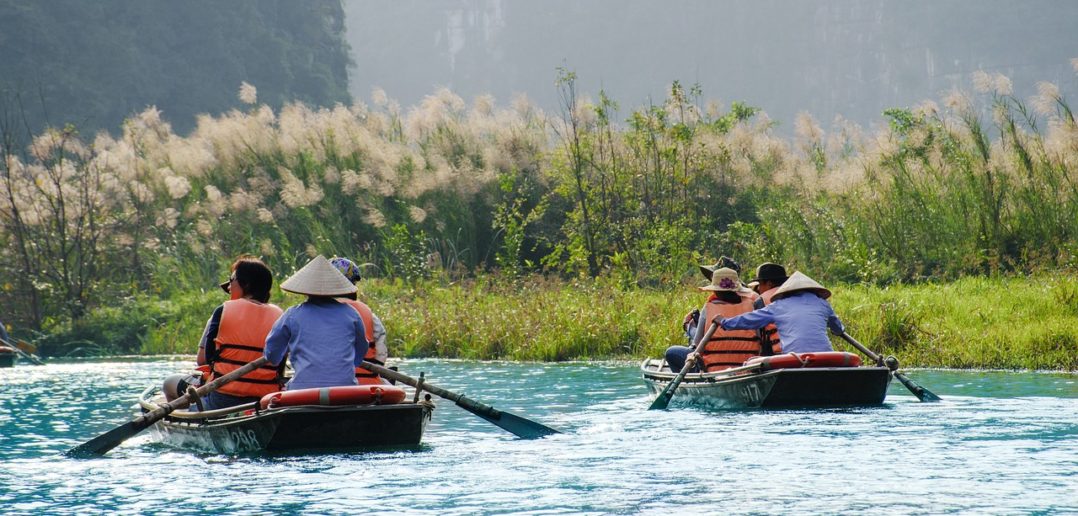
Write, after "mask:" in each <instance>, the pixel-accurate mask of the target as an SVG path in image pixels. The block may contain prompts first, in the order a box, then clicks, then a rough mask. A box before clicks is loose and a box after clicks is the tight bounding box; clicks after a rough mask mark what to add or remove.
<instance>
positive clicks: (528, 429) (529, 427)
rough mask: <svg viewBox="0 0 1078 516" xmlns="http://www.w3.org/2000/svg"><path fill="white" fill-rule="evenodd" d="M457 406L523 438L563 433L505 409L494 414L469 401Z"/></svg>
mask: <svg viewBox="0 0 1078 516" xmlns="http://www.w3.org/2000/svg"><path fill="white" fill-rule="evenodd" d="M457 406H458V407H460V408H462V409H464V410H467V411H468V412H471V413H472V414H475V415H477V416H479V417H481V418H483V419H486V420H487V421H490V422H491V423H492V424H495V425H497V426H498V427H500V428H501V429H503V430H505V431H507V432H509V433H511V434H513V435H515V436H517V437H519V438H521V439H538V438H540V437H546V436H548V435H554V434H560V433H561V432H559V431H557V430H555V429H553V428H550V427H549V426H546V425H544V424H542V423H539V422H537V421H532V420H530V419H527V418H523V417H520V416H518V415H516V414H511V413H509V412H506V411H504V410H498V411H497V412H496V414H494V415H492V414H490V413H488V412H485V411H482V410H474V409H473V408H472V407H471V406H470V405H468V404H467V403H459V402H458V403H457Z"/></svg>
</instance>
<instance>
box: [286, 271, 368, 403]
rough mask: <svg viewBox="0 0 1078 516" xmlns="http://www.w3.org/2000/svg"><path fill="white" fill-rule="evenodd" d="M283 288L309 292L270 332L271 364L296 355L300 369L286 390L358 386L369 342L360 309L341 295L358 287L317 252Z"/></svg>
mask: <svg viewBox="0 0 1078 516" xmlns="http://www.w3.org/2000/svg"><path fill="white" fill-rule="evenodd" d="M281 290H284V291H287V292H292V293H294V294H301V295H305V296H307V300H306V301H304V302H302V303H300V304H298V305H296V306H293V307H291V308H289V309H288V310H285V312H284V315H282V316H281V318H280V319H278V320H277V322H276V323H275V324H274V325H273V328H272V329H270V332H269V335H268V336H267V337H266V347H265V355H266V359H267V360H269V363H270V364H274V365H278V364H281V363H283V362H284V358H285V356H286V355H288V356H290V357H291V362H292V368H293V369H294V370H295V374H294V375H293V376H292V379H291V380H290V381H289V382H288V385H287V386H286V390H298V389H311V388H321V387H336V386H340V385H356V384H357V382H356V373H355V368H356V366H358V365H361V364H362V363H363V357H364V356H365V355H366V354H367V349H368V348H369V347H370V346H369V344H368V343H367V338H366V329H365V328H364V327H363V320H362V319H361V318H360V316H359V313H357V312H356V310H355V309H353V308H352V307H351V306H348V305H346V304H344V303H341V302H340V301H338V300H337V298H338V297H340V296H346V295H349V294H353V293H355V292H356V286H355V285H353V284H352V282H351V281H349V280H348V278H345V277H344V275H343V274H341V272H340V271H339V270H337V268H336V267H334V266H333V265H332V264H330V263H329V260H327V259H326V257H324V256H322V255H318V256H316V257H314V259H312V260H311V261H310V262H308V263H307V265H304V266H303V268H302V269H300V270H298V271H296V273H295V274H293V275H292V277H290V278H288V279H287V280H285V281H284V282H283V283H281Z"/></svg>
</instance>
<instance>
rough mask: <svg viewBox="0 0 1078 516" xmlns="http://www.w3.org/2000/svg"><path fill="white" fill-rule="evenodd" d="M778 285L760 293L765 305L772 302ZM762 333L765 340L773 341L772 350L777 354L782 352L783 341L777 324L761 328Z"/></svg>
mask: <svg viewBox="0 0 1078 516" xmlns="http://www.w3.org/2000/svg"><path fill="white" fill-rule="evenodd" d="M776 290H778V287H775V288H773V289H771V290H768V291H766V292H764V293H763V294H760V300H761V301H763V306H767V305H770V304H771V297H772V296H774V295H775V291H776ZM760 335H761V336H762V337H763V338H764V341H765V342H771V352H772V354H775V355H781V354H782V342H781V341H780V340H779V327H778V326H775V323H771V324H768V325H767V326H764V327H763V329H761V330H760Z"/></svg>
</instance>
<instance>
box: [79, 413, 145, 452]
mask: <svg viewBox="0 0 1078 516" xmlns="http://www.w3.org/2000/svg"><path fill="white" fill-rule="evenodd" d="M143 428H145V427H144V426H142V425H140V424H137V421H128V422H127V423H124V424H122V425H120V426H118V427H116V428H113V429H112V430H109V431H108V432H105V433H103V434H101V435H99V436H97V437H94V438H93V439H90V440H89V441H86V442H84V443H82V444H80V445H78V446H76V447H74V448H72V449H70V450H68V451H66V452H64V455H67V456H68V457H74V458H78V459H87V458H91V457H99V456H101V455H104V454H106V453H108V452H109V450H111V449H113V448H115V447H117V446H119V445H120V443H122V442H124V441H126V440H128V439H130V438H131V437H133V436H134V435H135V434H137V433H139V432H141V431H142V429H143Z"/></svg>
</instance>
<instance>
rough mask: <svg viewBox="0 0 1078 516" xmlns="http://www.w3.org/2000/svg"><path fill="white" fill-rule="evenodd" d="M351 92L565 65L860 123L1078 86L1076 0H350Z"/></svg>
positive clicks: (511, 84) (475, 80) (523, 74)
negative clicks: (978, 94) (1006, 90)
mask: <svg viewBox="0 0 1078 516" xmlns="http://www.w3.org/2000/svg"><path fill="white" fill-rule="evenodd" d="M344 1H345V11H346V13H347V26H348V36H347V37H348V41H349V42H350V43H351V46H352V48H353V55H354V59H355V61H356V64H357V66H356V68H355V70H354V73H353V76H352V80H351V92H352V94H353V95H354V96H356V97H357V98H369V96H370V92H371V89H372V88H373V87H382V88H384V89H385V90H386V92H387V93H388V94H389V95H390V96H391V97H395V98H397V99H398V100H400V101H401V103H402V104H404V105H410V104H413V103H414V102H415V101H416V100H418V99H420V98H422V96H424V95H426V94H429V93H431V92H432V91H433V89H434V88H435V86H437V85H444V86H448V87H450V88H451V89H452V90H453V91H455V92H457V93H458V94H460V95H462V96H463V97H465V98H466V99H470V98H471V97H473V96H475V95H477V94H480V93H484V92H490V93H493V94H494V95H495V96H496V97H497V98H498V99H499V101H500V102H508V101H509V100H510V98H511V96H512V95H513V93H514V92H525V93H527V94H528V95H529V96H530V97H531V98H533V99H534V100H536V101H537V102H539V103H540V104H541V105H542V106H543V107H545V108H554V107H556V106H557V94H556V90H555V88H554V85H553V83H554V79H555V68H556V67H558V66H565V67H568V68H569V69H571V70H574V71H576V72H577V73H578V74H579V76H580V86H581V89H582V90H584V91H588V92H590V93H592V94H593V95H594V94H595V93H597V92H598V90H599V89H600V88H605V89H606V90H607V91H608V92H609V93H612V94H613V96H614V98H616V99H618V100H619V101H620V102H621V104H622V106H623V108H626V107H634V106H639V105H642V104H646V103H647V102H648V98H649V96H650V97H651V98H656V99H657V98H661V97H662V95H663V92H664V89H665V88H666V86H667V85H668V84H669V83H670V82H671V81H672V80H674V79H678V80H681V81H682V83H686V84H691V83H700V85H701V86H702V87H703V89H704V93H705V97H708V98H716V99H721V100H724V101H731V100H745V101H747V102H749V103H750V104H753V105H757V106H760V107H763V108H764V109H765V110H766V111H767V112H768V113H769V114H770V115H771V116H772V118H775V119H777V120H780V121H781V122H782V124H783V126H784V127H785V128H788V127H790V125H791V120H792V119H793V117H794V116H795V115H796V114H797V113H798V112H799V111H808V112H810V113H812V114H814V115H815V116H816V117H817V118H819V119H820V120H821V121H823V122H825V124H826V122H829V121H830V120H831V119H832V117H833V116H834V115H836V114H843V115H845V116H846V117H847V118H850V119H852V120H854V121H856V122H859V123H861V124H863V125H864V124H867V123H869V122H872V121H876V122H878V121H879V120H880V113H881V112H882V111H883V110H884V109H886V108H888V107H895V106H908V105H912V104H916V103H918V102H920V101H921V100H924V99H927V98H939V97H940V96H941V95H942V94H943V93H945V92H946V91H948V90H950V89H952V88H954V87H956V86H961V87H964V88H968V87H969V76H970V74H971V73H972V72H974V71H976V70H985V71H990V72H1001V73H1003V74H1005V75H1008V76H1010V77H1011V78H1012V79H1013V82H1014V87H1015V91H1016V92H1017V93H1019V94H1020V95H1023V96H1024V95H1025V94H1027V93H1031V92H1032V91H1033V90H1034V86H1035V84H1036V82H1038V81H1054V82H1056V83H1057V84H1059V85H1060V86H1061V87H1062V88H1063V90H1064V92H1066V91H1068V90H1073V89H1074V87H1075V84H1076V83H1075V75H1074V72H1073V71H1072V69H1071V65H1070V63H1069V60H1070V59H1071V58H1073V57H1078V31H1076V30H1075V26H1076V22H1078V2H1072V1H1067V0H1030V1H1023V2H1014V1H1010V0H949V1H938V0H905V1H885V0H829V1H826V2H824V1H813V2H794V1H786V0H753V1H746V0H738V1H733V0H682V1H666V0H591V1H587V2H580V1H576V0H543V1H535V0H451V1H440V2H429V1H417V0H400V1H395V2H376V1H368V0H344Z"/></svg>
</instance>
